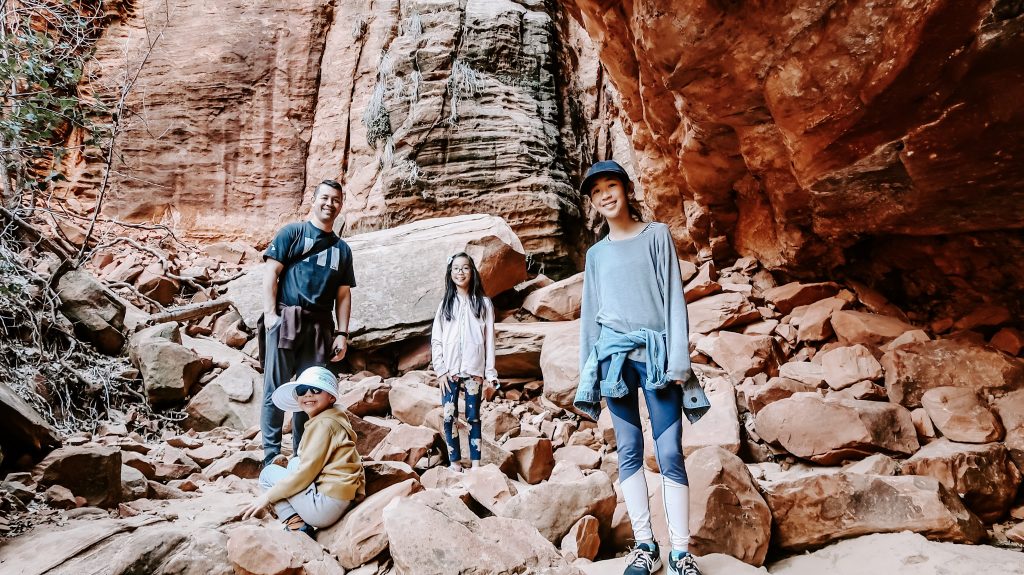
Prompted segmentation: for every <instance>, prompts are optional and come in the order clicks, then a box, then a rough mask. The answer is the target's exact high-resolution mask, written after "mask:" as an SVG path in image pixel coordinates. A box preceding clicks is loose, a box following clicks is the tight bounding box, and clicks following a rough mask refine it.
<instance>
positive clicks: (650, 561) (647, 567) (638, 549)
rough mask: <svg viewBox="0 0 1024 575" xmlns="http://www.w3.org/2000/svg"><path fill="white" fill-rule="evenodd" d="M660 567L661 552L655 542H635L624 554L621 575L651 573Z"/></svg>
mask: <svg viewBox="0 0 1024 575" xmlns="http://www.w3.org/2000/svg"><path fill="white" fill-rule="evenodd" d="M658 569H661V552H660V550H659V549H658V544H657V543H637V544H636V546H635V547H633V550H632V551H630V552H629V555H627V556H626V570H625V571H623V572H622V575H651V574H652V573H655V572H657V571H658Z"/></svg>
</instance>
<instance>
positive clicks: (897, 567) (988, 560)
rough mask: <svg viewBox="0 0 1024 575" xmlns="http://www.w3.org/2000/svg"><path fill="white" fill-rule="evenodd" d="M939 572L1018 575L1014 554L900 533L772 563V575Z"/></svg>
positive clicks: (1016, 554) (1017, 557) (925, 574)
mask: <svg viewBox="0 0 1024 575" xmlns="http://www.w3.org/2000/svg"><path fill="white" fill-rule="evenodd" d="M944 572H945V573H950V574H951V575H952V573H984V574H985V575H1018V574H1019V573H1020V572H1021V567H1020V551H1018V550H1017V549H1001V548H999V547H994V546H991V545H958V544H956V543H943V542H939V541H929V540H928V539H927V538H925V537H924V536H923V535H919V534H917V533H911V532H909V531H903V532H901V533H875V534H872V535H864V536H861V537H855V538H853V539H846V540H844V541H839V542H838V543H834V544H832V545H829V546H828V547H825V548H824V549H820V550H818V551H813V552H807V553H801V554H799V555H794V556H792V557H787V558H785V559H782V560H780V561H777V562H775V563H772V575H805V574H807V573H828V574H829V575H863V574H864V573H879V574H883V573H884V574H886V575H889V574H890V573H898V574H899V575H937V574H939V573H944Z"/></svg>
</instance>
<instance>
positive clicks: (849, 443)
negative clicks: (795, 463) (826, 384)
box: [754, 393, 920, 465]
mask: <svg viewBox="0 0 1024 575" xmlns="http://www.w3.org/2000/svg"><path fill="white" fill-rule="evenodd" d="M754 422H755V423H754V425H755V428H756V429H757V434H758V435H760V436H761V437H762V438H763V439H764V440H765V441H768V442H769V443H773V444H775V445H779V446H781V447H782V448H783V449H785V450H786V451H788V452H789V453H792V454H793V455H796V456H797V457H801V458H803V459H808V460H810V461H814V462H815V463H820V464H823V465H835V464H837V463H839V462H840V461H843V460H845V459H860V458H863V457H866V456H868V455H871V454H873V453H892V454H898V455H910V454H912V453H914V452H915V451H917V450H918V448H919V447H920V445H919V444H918V442H917V431H916V430H915V428H914V422H913V421H912V420H911V418H910V412H909V411H907V410H906V409H905V408H903V407H901V406H899V405H895V404H891V403H884V402H878V401H864V400H857V399H825V398H822V397H821V396H820V395H818V394H816V393H797V394H794V395H793V396H791V397H788V398H786V399H781V400H779V401H776V402H774V403H771V404H769V405H767V406H765V407H764V408H763V409H761V411H759V412H758V414H757V418H756V419H755V420H754Z"/></svg>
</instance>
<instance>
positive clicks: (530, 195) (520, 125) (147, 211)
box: [66, 0, 629, 271]
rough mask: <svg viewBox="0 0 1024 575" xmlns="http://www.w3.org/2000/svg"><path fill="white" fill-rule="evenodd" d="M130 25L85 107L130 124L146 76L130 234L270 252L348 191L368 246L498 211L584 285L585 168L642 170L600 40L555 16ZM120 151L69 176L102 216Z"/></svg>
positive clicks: (118, 192) (132, 165) (427, 8)
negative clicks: (370, 240)
mask: <svg viewBox="0 0 1024 575" xmlns="http://www.w3.org/2000/svg"><path fill="white" fill-rule="evenodd" d="M113 20H114V23H113V24H111V25H110V26H109V27H108V29H107V30H106V32H105V34H104V35H103V37H102V38H101V39H100V41H99V43H98V46H97V51H96V56H97V57H96V62H95V65H94V66H93V69H92V70H89V73H88V74H87V80H86V81H85V82H84V83H83V88H82V89H83V92H85V93H88V94H90V95H92V96H95V97H97V98H100V99H101V100H104V101H106V102H108V103H109V104H111V105H112V106H116V103H117V99H118V97H119V95H120V92H121V89H122V87H123V86H125V85H126V83H127V82H126V80H125V79H126V78H132V77H134V76H135V75H136V74H137V75H138V79H137V81H136V82H135V83H134V85H133V86H132V88H131V90H130V91H128V93H127V97H126V107H125V109H126V112H125V113H124V114H123V115H122V118H121V123H122V126H123V132H122V134H121V135H120V137H119V139H118V141H119V142H120V144H119V145H118V146H117V149H116V153H115V154H114V173H113V174H112V175H113V178H112V181H111V189H110V193H109V195H108V197H107V198H106V200H105V201H106V207H105V210H104V213H105V214H107V215H110V216H114V217H117V218H119V219H122V220H130V221H160V220H164V221H167V222H170V223H173V224H174V225H175V226H176V227H177V228H178V229H180V230H182V231H184V232H186V234H187V235H189V236H190V237H194V238H196V239H199V240H206V241H215V240H218V239H246V240H250V241H266V240H267V239H268V238H269V237H270V235H272V234H273V232H274V231H275V230H276V229H277V227H278V226H279V225H281V224H282V223H283V222H287V221H290V220H294V219H296V218H298V217H301V216H302V215H304V213H305V207H304V206H303V205H302V200H303V199H304V194H307V193H308V192H309V190H310V189H311V186H313V185H315V184H316V183H317V182H319V181H320V180H321V179H324V178H336V179H338V180H340V181H342V182H343V183H344V184H345V186H346V191H347V194H348V196H347V202H346V209H345V218H344V223H345V225H346V227H347V229H348V231H349V232H351V233H359V232H364V231H371V230H376V229H381V228H387V227H391V226H394V225H399V224H402V223H408V222H412V221H416V220H419V219H423V218H427V217H436V216H445V215H459V214H465V213H483V212H486V213H491V214H495V215H500V216H502V217H504V218H505V219H506V220H507V221H508V222H509V223H510V225H512V227H513V229H514V230H515V231H516V233H517V234H518V235H519V236H520V238H522V240H523V244H524V247H525V248H526V250H527V253H529V254H530V255H531V256H532V258H533V259H534V260H537V261H538V262H542V263H546V264H548V265H549V266H552V265H553V266H554V267H555V270H556V271H557V270H558V269H559V268H563V269H566V270H568V269H570V268H575V267H576V265H577V263H578V258H579V254H578V247H579V246H580V245H583V244H582V242H583V241H584V239H585V238H580V236H581V234H580V233H579V232H580V230H581V229H582V227H583V226H584V222H583V219H582V217H581V212H580V205H579V198H578V197H577V194H576V192H575V185H576V182H578V179H579V173H580V171H581V169H585V167H586V165H589V163H590V162H591V161H593V160H594V159H595V158H597V157H602V158H603V157H610V156H611V155H613V151H612V150H617V152H615V153H617V154H618V155H619V156H621V157H622V160H623V161H624V162H625V161H627V160H628V159H629V150H628V145H627V140H626V139H625V136H624V134H623V132H622V128H621V125H620V124H619V123H618V122H617V121H616V118H617V115H618V113H617V103H616V101H615V94H614V91H613V90H612V89H611V88H610V87H609V86H608V85H607V84H606V82H605V79H604V75H603V73H602V71H601V69H600V66H599V63H598V60H597V57H596V54H595V52H594V50H593V48H592V46H591V44H590V40H589V38H588V37H587V35H586V34H585V33H584V32H583V30H582V28H581V27H580V26H579V24H578V23H577V22H576V21H575V20H573V19H571V18H570V17H569V16H568V14H566V13H565V12H564V10H563V9H562V8H561V7H559V6H558V5H556V4H554V3H550V2H548V3H545V2H543V1H539V0H520V1H518V2H516V1H512V0H500V1H499V0H468V1H461V2H460V1H444V2H426V1H414V2H410V1H408V0H407V1H405V2H400V1H397V0H388V1H382V2H376V1H375V2H366V1H364V0H338V1H336V2H335V1H327V0H300V1H299V2H291V3H288V4H287V5H285V4H281V3H275V2H267V1H257V2H241V1H239V0H230V1H228V2H218V3H217V4H216V6H213V5H211V4H208V3H205V2H196V1H194V0H178V1H175V2H171V3H165V2H163V1H162V0H161V1H157V0H140V1H139V2H137V3H135V4H134V6H131V7H129V8H128V9H125V10H124V11H123V14H121V15H120V16H118V17H116V18H114V19H113ZM150 46H152V50H150ZM71 138H72V140H75V139H76V138H78V139H81V138H82V134H80V133H75V134H73V135H72V137H71ZM103 151H104V150H102V149H99V148H87V149H86V151H85V152H83V153H79V154H72V156H71V157H69V158H68V159H67V160H66V168H67V172H68V175H69V177H70V179H71V182H70V183H69V185H68V190H67V193H68V194H70V195H71V196H73V197H76V198H77V199H78V200H80V201H82V202H84V203H86V204H91V203H92V201H93V198H94V196H95V190H96V188H97V187H98V184H99V182H100V180H101V174H102V167H103V162H102V160H103V156H104V153H103ZM548 270H549V271H550V270H551V268H550V267H549V268H548Z"/></svg>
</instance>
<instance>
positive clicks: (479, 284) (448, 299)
mask: <svg viewBox="0 0 1024 575" xmlns="http://www.w3.org/2000/svg"><path fill="white" fill-rule="evenodd" d="M459 258H466V259H467V260H468V261H469V273H470V276H469V303H470V306H471V309H472V310H473V315H475V316H476V317H478V318H482V317H483V316H484V301H485V300H486V299H487V296H486V295H485V294H484V282H483V281H482V280H481V279H480V272H479V271H477V269H476V262H474V261H473V258H471V257H469V254H467V253H466V252H459V253H457V254H455V255H454V256H452V257H450V258H448V265H447V266H446V267H445V270H444V299H443V300H441V313H442V314H443V315H444V320H445V321H451V320H452V308H454V307H455V297H456V296H457V295H458V293H459V288H458V286H456V285H455V282H454V281H453V280H452V265H453V264H454V263H455V260H457V259H459Z"/></svg>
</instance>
